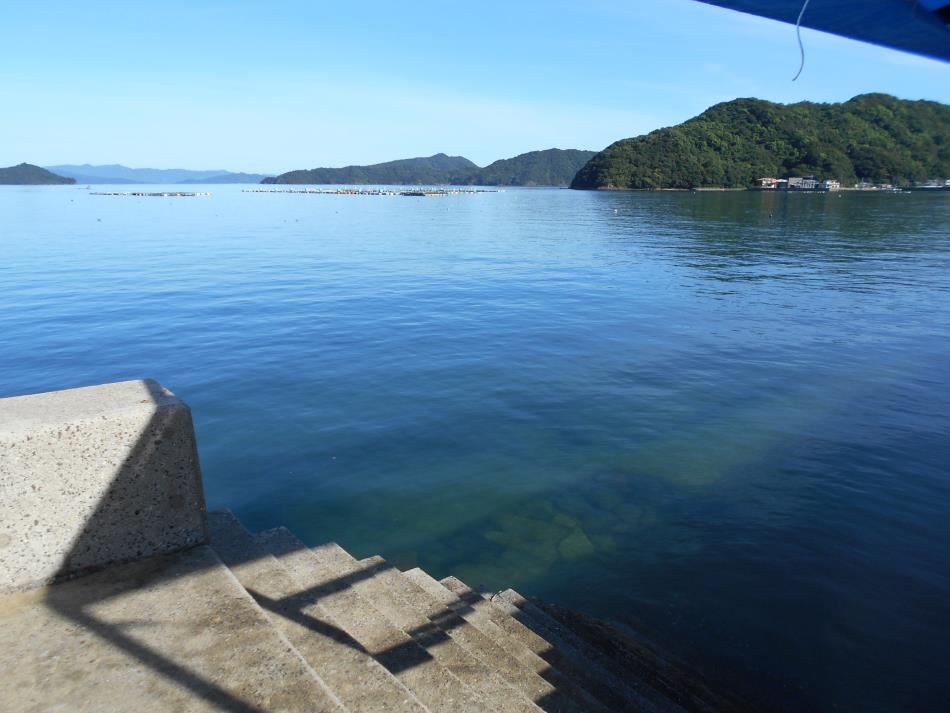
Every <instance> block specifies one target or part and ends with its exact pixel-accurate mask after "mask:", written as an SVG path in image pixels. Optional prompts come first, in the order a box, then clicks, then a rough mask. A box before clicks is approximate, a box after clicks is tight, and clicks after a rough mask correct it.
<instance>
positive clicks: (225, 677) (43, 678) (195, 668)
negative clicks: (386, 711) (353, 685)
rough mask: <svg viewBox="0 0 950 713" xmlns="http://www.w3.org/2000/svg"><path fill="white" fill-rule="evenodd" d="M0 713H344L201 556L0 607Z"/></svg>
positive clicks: (220, 569) (161, 560) (201, 552)
mask: <svg viewBox="0 0 950 713" xmlns="http://www.w3.org/2000/svg"><path fill="white" fill-rule="evenodd" d="M0 670H2V671H3V675H2V676H0V701H2V703H0V708H2V709H3V710H6V711H17V713H40V712H41V711H42V712H43V713H48V712H51V711H70V713H79V712H89V713H92V712H93V711H96V712H99V711H139V710H148V711H150V712H151V711H156V712H158V713H166V712H167V713H172V712H173V711H175V712H180V711H189V712H191V711H196V712H201V713H204V712H205V711H208V712H210V711H230V712H231V713H262V712H263V711H282V712H286V713H290V712H299V713H317V712H326V713H331V712H332V713H343V711H344V710H345V709H344V708H343V706H342V705H341V703H340V702H339V701H338V700H337V699H336V698H335V697H334V696H333V695H332V693H330V692H329V691H328V690H327V688H326V687H325V686H324V685H323V683H322V681H321V680H320V678H319V677H318V676H317V675H315V673H314V671H313V669H312V668H311V667H310V666H308V665H307V663H306V662H305V661H304V660H303V659H302V658H301V657H300V655H299V654H298V653H297V652H296V651H295V650H294V648H293V646H291V645H290V644H289V642H288V641H287V640H286V639H285V638H284V637H283V636H281V634H280V633H279V632H278V631H277V629H275V628H274V627H273V626H272V625H271V623H270V622H269V621H268V620H267V618H266V617H265V616H264V614H263V613H262V612H261V610H260V608H259V607H258V606H257V605H256V604H255V603H254V601H253V600H252V599H251V597H250V596H249V595H248V594H247V592H245V591H244V589H243V588H242V587H241V586H240V585H239V584H238V582H237V581H236V580H235V579H234V576H233V575H232V574H231V572H229V571H228V569H227V568H226V567H225V566H224V565H223V564H222V563H221V561H220V560H219V559H218V557H217V555H215V553H214V551H213V550H212V549H211V548H210V547H196V548H194V549H191V550H188V551H187V552H184V553H178V554H173V555H159V556H156V557H151V558H149V559H145V560H141V561H139V562H135V563H132V564H127V565H120V566H113V567H110V568H109V569H107V570H104V571H101V572H98V573H95V574H91V575H88V576H86V577H83V578H81V579H76V580H72V581H68V582H64V583H61V584H56V585H54V586H52V587H49V588H46V589H42V590H34V591H32V592H28V593H26V594H19V595H10V596H9V597H3V598H2V599H0Z"/></svg>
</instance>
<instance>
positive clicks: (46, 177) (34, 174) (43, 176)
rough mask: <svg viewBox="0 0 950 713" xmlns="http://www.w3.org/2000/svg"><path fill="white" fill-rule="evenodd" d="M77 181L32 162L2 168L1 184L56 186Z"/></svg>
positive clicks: (0, 172)
mask: <svg viewBox="0 0 950 713" xmlns="http://www.w3.org/2000/svg"><path fill="white" fill-rule="evenodd" d="M75 182H76V180H75V179H73V178H67V177H64V176H57V175H56V174H55V173H50V172H49V171H47V170H46V169H45V168H40V167H39V166H34V165H33V164H31V163H21V164H19V165H17V166H8V167H7V168H0V186H56V185H69V184H72V183H75Z"/></svg>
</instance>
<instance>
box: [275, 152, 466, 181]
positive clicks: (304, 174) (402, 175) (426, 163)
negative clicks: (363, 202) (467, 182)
mask: <svg viewBox="0 0 950 713" xmlns="http://www.w3.org/2000/svg"><path fill="white" fill-rule="evenodd" d="M477 170H478V166H476V165H475V164H474V163H472V162H471V161H469V160H468V159H467V158H463V157H461V156H446V155H445V154H444V153H438V154H436V155H435V156H427V157H424V158H404V159H400V160H398V161H387V162H386V163H376V164H373V165H371V166H345V167H343V168H312V169H310V170H309V171H303V170H301V171H290V172H289V173H282V174H281V175H279V176H274V177H273V178H265V179H264V180H263V181H261V183H311V184H312V183H331V184H332V183H342V184H357V185H360V184H362V185H366V184H375V185H422V184H434V183H447V182H449V180H450V179H451V178H452V177H453V176H462V175H468V174H470V173H472V172H474V171H477Z"/></svg>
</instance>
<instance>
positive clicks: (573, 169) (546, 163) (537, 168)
mask: <svg viewBox="0 0 950 713" xmlns="http://www.w3.org/2000/svg"><path fill="white" fill-rule="evenodd" d="M596 153H597V152H596V151H581V150H579V149H547V150H545V151H531V152H529V153H523V154H520V155H518V156H515V157H514V158H503V159H499V160H498V161H495V162H494V163H490V164H489V165H487V166H485V168H482V169H479V171H478V172H477V173H476V174H474V175H473V176H470V177H469V178H468V179H467V180H465V181H464V183H468V184H471V185H480V186H567V185H570V183H571V180H572V179H573V178H574V175H575V174H576V173H577V171H578V170H579V169H580V168H581V167H582V166H583V165H584V164H585V163H587V161H589V160H590V159H591V158H592V157H593V156H594V155H596Z"/></svg>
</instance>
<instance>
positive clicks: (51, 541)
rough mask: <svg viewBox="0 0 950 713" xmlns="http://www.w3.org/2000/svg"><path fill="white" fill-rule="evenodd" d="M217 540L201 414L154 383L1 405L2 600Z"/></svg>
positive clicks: (64, 393)
mask: <svg viewBox="0 0 950 713" xmlns="http://www.w3.org/2000/svg"><path fill="white" fill-rule="evenodd" d="M207 541H208V535H207V527H206V515H205V505H204V494H203V491H202V487H201V473H200V470H199V467H198V453H197V450H196V447H195V434H194V427H193V425H192V420H191V411H190V409H189V408H188V406H187V405H185V403H184V402H183V401H181V400H180V399H178V398H177V397H176V396H175V395H174V394H173V393H172V392H170V391H169V390H167V389H165V388H163V387H162V386H160V385H159V384H157V383H156V382H154V381H151V380H141V381H125V382H120V383H115V384H105V385H102V386H91V387H87V388H81V389H69V390H66V391H54V392H50V393H45V394H36V395H33V396H18V397H14V398H6V399H0V590H2V591H16V590H25V589H29V588H32V587H37V586H40V585H43V584H46V583H50V582H53V581H57V580H60V579H66V578H69V577H72V576H76V575H79V574H83V573H85V572H88V571H92V570H95V569H98V568H100V567H103V566H105V565H108V564H113V563H119V562H129V561H133V560H138V559H142V558H144V557H149V556H151V555H156V554H161V553H167V552H174V551H177V550H181V549H185V548H188V547H192V546H194V545H198V544H203V543H206V542H207Z"/></svg>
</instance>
